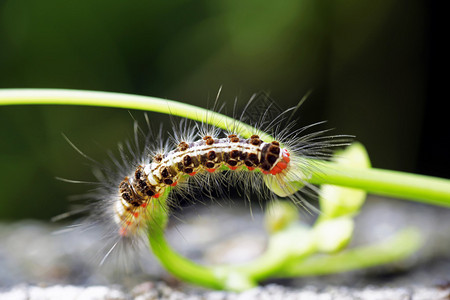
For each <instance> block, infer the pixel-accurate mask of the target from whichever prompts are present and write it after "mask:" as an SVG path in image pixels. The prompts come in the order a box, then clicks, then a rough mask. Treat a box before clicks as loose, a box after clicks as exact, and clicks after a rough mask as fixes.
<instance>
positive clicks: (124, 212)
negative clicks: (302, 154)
mask: <svg viewBox="0 0 450 300" xmlns="http://www.w3.org/2000/svg"><path fill="white" fill-rule="evenodd" d="M290 155H291V154H290V153H289V151H288V150H287V149H286V148H281V147H280V143H279V142H278V141H271V142H270V143H267V142H264V141H262V140H261V139H260V138H259V136H258V135H252V136H251V137H250V138H248V139H243V138H239V137H238V136H237V135H236V134H230V135H228V136H227V137H226V138H213V137H212V136H210V135H206V136H204V137H203V138H202V139H200V140H197V141H194V142H190V143H188V142H186V141H182V142H180V143H179V144H178V145H177V148H176V149H174V150H172V151H170V152H169V153H167V154H163V153H158V154H156V155H155V156H154V157H153V159H152V162H151V163H150V164H147V165H139V166H138V167H137V168H136V170H135V172H134V174H133V175H132V176H126V177H125V178H124V180H123V181H122V182H121V183H120V184H119V194H120V199H118V200H117V201H116V203H115V213H116V215H115V219H116V222H117V223H118V224H120V225H121V227H120V229H119V233H120V235H128V234H130V233H135V232H136V229H137V228H139V227H141V226H140V224H141V222H145V220H143V219H142V218H141V216H142V215H145V214H142V212H141V211H143V210H145V209H146V208H147V206H148V205H149V203H151V201H152V200H153V199H156V198H158V197H159V196H160V195H161V194H163V193H164V190H165V189H166V188H167V187H169V186H171V187H175V186H176V185H177V184H178V182H179V181H181V180H186V177H185V175H188V176H195V175H196V174H197V173H200V172H209V173H214V172H215V171H216V170H218V169H220V168H221V167H226V168H228V169H229V170H231V171H237V170H238V169H239V168H246V169H247V170H248V171H254V170H255V169H259V170H261V172H262V173H263V174H264V175H266V176H278V177H283V176H285V175H286V173H287V172H289V169H290ZM280 181H281V180H280Z"/></svg>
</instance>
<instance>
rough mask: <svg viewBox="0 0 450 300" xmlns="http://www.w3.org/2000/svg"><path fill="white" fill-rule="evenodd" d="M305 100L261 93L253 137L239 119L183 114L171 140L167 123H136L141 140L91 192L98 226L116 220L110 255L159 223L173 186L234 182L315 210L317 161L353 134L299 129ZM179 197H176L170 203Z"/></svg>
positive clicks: (249, 111)
mask: <svg viewBox="0 0 450 300" xmlns="http://www.w3.org/2000/svg"><path fill="white" fill-rule="evenodd" d="M261 99H262V101H263V102H265V103H261ZM302 103H303V99H302V101H301V102H300V103H299V105H298V106H297V107H294V108H291V109H289V110H285V111H281V110H280V109H278V108H277V106H276V104H275V103H274V102H273V101H272V100H271V99H270V98H268V96H267V95H266V94H264V93H261V94H257V95H254V96H253V97H252V99H250V101H249V104H247V106H246V107H245V108H244V111H243V113H241V114H240V117H239V119H240V121H245V122H247V123H249V124H250V125H252V126H253V127H254V128H255V129H254V132H252V134H251V135H248V136H242V135H241V132H242V131H241V130H240V127H239V126H240V125H239V124H241V123H239V122H238V123H236V124H228V125H229V126H228V128H227V129H220V128H218V127H216V126H214V125H211V124H208V122H203V123H195V124H194V125H193V126H192V124H191V123H189V121H187V119H182V120H181V121H180V122H179V123H178V126H175V128H176V129H175V130H174V132H173V133H172V134H171V139H164V137H163V136H164V134H163V130H162V127H160V130H159V132H157V133H156V134H155V132H154V131H153V130H152V125H151V122H150V121H149V119H148V117H147V115H145V117H146V123H147V126H148V129H147V131H148V132H145V130H143V129H141V128H140V126H139V125H138V124H137V123H135V127H134V128H135V130H134V131H135V136H134V144H133V143H131V142H127V143H126V144H125V145H126V146H125V147H124V146H123V145H121V146H119V152H120V159H117V158H114V157H112V162H113V166H112V167H111V166H110V167H104V166H103V167H102V171H101V172H97V177H98V179H99V186H98V188H97V189H96V190H95V191H94V195H92V194H90V195H88V196H89V197H92V198H95V199H96V200H97V201H96V202H95V203H94V204H93V205H94V207H93V208H92V209H90V210H91V211H92V212H94V213H93V214H92V216H91V217H90V219H91V220H94V222H93V223H94V224H95V223H97V222H99V221H100V222H101V221H106V222H107V223H109V224H113V226H111V225H110V226H109V228H112V230H110V231H109V232H108V234H107V235H105V238H106V239H110V238H111V237H113V240H115V241H116V242H114V243H113V245H112V246H109V248H110V250H109V251H108V254H106V256H105V257H104V258H103V260H104V259H105V258H106V257H107V256H108V255H109V254H110V253H111V251H112V250H113V249H114V248H115V247H116V246H117V245H118V244H119V242H118V241H132V243H131V244H135V243H133V241H136V240H139V237H140V236H141V233H143V232H144V231H145V229H147V227H148V225H149V224H150V223H151V221H152V220H151V218H152V213H151V212H152V209H153V208H154V207H155V206H156V205H159V198H160V197H161V195H163V194H166V193H167V192H169V191H170V193H177V192H178V193H179V194H182V195H183V196H184V197H187V198H189V197H191V196H192V195H194V193H193V192H192V191H193V190H196V189H197V190H200V191H201V192H202V193H203V194H209V191H210V190H211V189H214V188H215V187H216V186H218V185H220V184H231V185H238V186H241V190H243V191H244V193H245V195H246V196H247V197H248V198H250V191H251V192H256V194H257V195H259V196H260V197H261V198H275V197H288V198H289V199H290V200H292V201H293V202H294V203H296V204H298V205H301V206H303V207H305V208H307V209H314V208H313V207H312V206H309V204H308V202H306V201H304V195H305V194H317V190H316V188H315V187H314V186H312V185H311V184H309V183H308V182H307V178H308V176H309V174H310V173H311V171H312V170H313V169H316V168H320V166H319V165H317V164H316V163H315V162H314V161H313V160H311V159H327V158H329V157H330V155H331V154H332V153H333V149H334V148H335V147H338V146H344V145H348V143H349V139H350V136H346V135H327V133H328V132H329V130H328V129H325V130H318V131H313V129H314V128H316V126H319V125H321V124H323V123H324V122H317V123H314V124H311V125H308V126H304V127H300V128H296V121H295V119H293V115H294V114H295V112H296V111H297V108H298V107H299V106H300V105H301V104H302ZM257 110H259V111H260V112H261V115H262V116H261V117H259V119H258V120H257V121H252V120H251V118H248V116H249V115H250V116H254V115H255V111H257ZM273 111H275V112H273ZM309 131H311V132H309ZM308 132H309V133H308ZM139 136H141V137H144V143H143V144H144V145H142V143H141V141H140V138H139ZM72 146H73V145H72ZM73 147H75V146H73ZM75 149H76V150H77V151H78V152H80V153H82V152H81V151H80V150H78V149H77V148H76V147H75ZM82 154H83V153H82ZM83 155H84V154H83ZM175 201H176V200H174V198H169V199H168V206H169V208H170V206H176V205H177V204H176V202H175ZM102 216H103V217H102ZM112 220H113V221H112ZM103 260H102V261H103Z"/></svg>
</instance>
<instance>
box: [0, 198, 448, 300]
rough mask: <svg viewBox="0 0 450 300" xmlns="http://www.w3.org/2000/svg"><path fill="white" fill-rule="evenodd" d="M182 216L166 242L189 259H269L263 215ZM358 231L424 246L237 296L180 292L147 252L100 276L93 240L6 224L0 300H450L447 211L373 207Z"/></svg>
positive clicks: (232, 211)
mask: <svg viewBox="0 0 450 300" xmlns="http://www.w3.org/2000/svg"><path fill="white" fill-rule="evenodd" d="M179 216H180V220H177V219H174V222H173V224H172V226H171V227H170V228H169V230H168V232H167V237H168V239H169V240H170V242H171V244H172V245H173V246H174V247H175V248H176V249H177V250H178V251H180V252H181V253H182V254H184V255H186V256H189V257H190V258H192V259H195V260H197V261H200V262H204V263H214V264H216V263H227V262H239V261H245V260H248V259H251V258H252V257H255V256H257V255H258V254H259V253H261V252H262V251H263V250H264V247H265V242H266V235H265V233H264V230H263V228H262V226H261V223H262V213H261V210H260V209H259V208H258V207H255V208H253V210H252V216H250V209H249V208H248V207H245V206H240V205H238V204H235V205H231V204H228V203H227V204H224V205H223V206H214V205H213V206H203V205H196V206H195V207H192V208H189V209H186V210H184V211H183V212H181V213H179ZM305 218H307V216H306V215H305ZM356 221H357V223H356V232H355V237H354V240H353V241H352V244H353V245H359V244H367V243H370V242H374V241H376V240H380V239H383V238H385V237H386V236H388V235H390V234H392V233H394V232H395V231H396V230H399V229H401V228H405V227H410V226H414V227H417V228H419V229H420V230H421V232H422V234H423V235H424V237H426V239H427V240H426V243H425V246H424V247H423V249H421V250H420V251H419V252H418V253H417V254H415V255H414V256H413V257H411V258H409V259H407V260H405V261H403V262H399V263H396V264H393V265H390V266H382V267H376V268H371V269H369V270H364V271H355V272H348V273H344V274H336V275H329V276H320V277H308V278H298V279H286V280H276V281H271V282H266V283H264V284H263V285H262V286H261V287H258V288H255V289H252V290H249V291H246V292H243V293H230V292H222V291H208V290H203V289H198V288H195V287H192V286H190V285H186V284H183V283H180V282H179V281H177V280H176V279H174V278H173V277H171V276H170V275H169V274H167V273H166V272H165V271H164V270H163V269H162V268H161V267H160V266H159V265H158V263H157V261H156V260H155V259H154V258H153V257H152V256H151V255H149V254H148V252H146V250H145V249H142V250H141V251H140V252H137V253H131V254H129V255H126V254H124V255H123V256H122V257H120V259H118V260H119V263H116V262H117V260H116V262H114V263H107V264H105V265H103V266H101V267H99V265H98V262H99V257H101V256H102V255H103V254H104V250H102V243H101V242H99V231H96V230H91V231H86V232H80V231H67V232H66V231H63V232H60V233H55V232H57V231H59V230H61V229H62V225H61V224H48V223H42V222H37V221H22V222H18V223H13V224H4V223H3V224H0V299H2V300H3V299H14V300H15V299H32V300H34V299H394V300H395V299H450V250H449V249H450V210H449V209H443V208H436V207H430V206H426V205H421V204H418V203H410V202H407V201H401V200H393V199H383V198H378V197H370V199H369V201H368V203H367V204H366V205H365V206H364V208H363V211H362V213H361V214H360V215H359V216H358V217H357V220H356ZM102 253H103V254H102ZM130 261H134V262H135V263H129V262H130ZM121 262H125V265H126V266H127V270H124V269H123V265H124V264H122V263H121Z"/></svg>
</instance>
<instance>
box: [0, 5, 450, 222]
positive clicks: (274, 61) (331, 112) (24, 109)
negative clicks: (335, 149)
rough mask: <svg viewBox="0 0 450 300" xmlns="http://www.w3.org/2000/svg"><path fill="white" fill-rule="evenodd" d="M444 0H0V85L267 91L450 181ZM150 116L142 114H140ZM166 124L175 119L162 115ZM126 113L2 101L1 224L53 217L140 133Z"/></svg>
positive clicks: (175, 93)
mask: <svg viewBox="0 0 450 300" xmlns="http://www.w3.org/2000/svg"><path fill="white" fill-rule="evenodd" d="M439 11H440V9H439V8H438V7H435V4H434V2H433V1H430V2H429V1H406V0H399V1H368V0H366V1H361V0H358V1H356V0H350V1H349V0H347V1H303V0H286V1H260V0H258V1H256V0H250V1H236V0H228V1H179V0H173V1H170V2H164V1H134V0H132V1H116V0H108V1H104V0H96V1H91V0H78V1H61V0H39V1H38V0H23V1H16V0H0V88H69V89H83V90H100V91H112V92H123V93H132V94H141V95H149V96H156V97H161V98H166V99H173V100H178V101H183V102H186V103H191V104H195V105H199V106H202V107H205V106H207V103H211V102H212V101H213V100H214V98H215V96H216V94H217V92H218V90H219V88H220V86H223V90H222V95H221V100H222V101H224V102H228V103H232V102H233V101H234V99H235V97H237V98H238V101H239V105H240V106H243V105H244V104H245V103H246V101H248V99H249V97H250V96H251V95H252V93H255V92H258V91H267V92H269V93H270V95H271V96H272V97H273V98H274V99H275V100H276V101H277V103H279V105H280V106H281V107H283V108H287V107H290V106H293V105H295V104H297V102H298V101H299V100H300V99H301V98H302V96H304V95H305V94H306V93H307V92H308V91H309V90H312V94H311V96H310V98H309V100H308V101H307V102H306V103H305V104H304V106H303V107H302V110H301V112H300V119H299V123H300V124H301V125H307V124H309V123H312V122H316V121H321V120H328V126H329V127H333V128H336V130H335V133H338V134H339V133H342V134H352V135H355V136H356V137H357V140H359V141H361V142H362V143H363V144H364V145H365V146H366V147H367V149H368V151H369V154H370V156H371V159H372V163H373V166H374V167H378V168H388V169H395V170H400V171H408V172H415V173H421V174H428V175H434V176H441V177H447V178H448V177H450V172H449V168H450V163H449V158H448V154H449V151H448V149H449V148H448V146H449V145H448V140H449V135H448V125H447V122H446V120H445V117H446V116H445V115H444V108H443V107H442V106H441V105H443V104H441V103H445V102H443V101H441V100H442V94H441V92H442V91H443V86H444V80H445V77H444V76H443V75H442V74H440V73H439V69H440V63H441V62H440V58H439V56H438V55H437V52H438V51H437V50H438V49H439V47H440V46H441V45H440V44H441V38H440V37H439V35H437V34H436V32H437V29H439V27H440V25H439V24H438V23H437V19H438V18H437V14H438V12H439ZM134 114H135V115H136V114H140V113H134ZM151 119H152V122H154V123H155V124H158V123H159V122H161V121H162V120H164V119H167V118H164V116H161V115H158V114H151ZM132 124H133V121H132V118H131V117H130V115H129V113H128V112H127V111H126V110H120V109H108V108H93V107H89V108H84V107H71V106H67V107H63V106H58V107H57V106H16V107H0V126H1V130H0V145H1V146H0V168H1V173H0V220H5V219H7V220H12V219H18V218H41V219H49V218H50V217H52V216H54V215H57V214H59V213H62V212H64V211H66V210H67V209H68V207H69V205H70V204H69V201H68V200H67V197H68V195H73V194H82V193H84V192H86V190H87V189H88V187H86V186H84V185H76V184H68V183H64V182H60V181H57V180H56V179H55V177H56V176H59V177H64V178H70V179H79V180H92V178H93V176H92V174H91V168H90V166H89V163H88V162H87V161H86V159H84V158H83V157H81V156H80V155H79V154H78V153H76V151H74V149H72V148H71V147H70V145H69V144H68V143H67V142H66V141H65V140H64V138H63V137H62V135H61V133H64V134H65V135H67V136H68V137H69V138H70V140H71V141H72V142H73V143H74V144H76V145H77V146H78V147H79V148H80V149H82V150H83V151H84V152H86V153H87V154H88V155H90V156H92V157H93V158H95V159H97V160H100V161H102V160H106V159H107V155H106V151H107V150H108V149H115V148H116V145H117V143H118V142H120V141H124V140H126V139H127V138H129V137H130V136H131V135H132Z"/></svg>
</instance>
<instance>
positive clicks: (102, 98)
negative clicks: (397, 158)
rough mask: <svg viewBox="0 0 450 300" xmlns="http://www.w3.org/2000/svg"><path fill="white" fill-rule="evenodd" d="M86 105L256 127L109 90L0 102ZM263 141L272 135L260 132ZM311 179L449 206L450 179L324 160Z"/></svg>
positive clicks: (4, 96)
mask: <svg viewBox="0 0 450 300" xmlns="http://www.w3.org/2000/svg"><path fill="white" fill-rule="evenodd" d="M42 104H55V105H87V106H103V107H118V108H126V109H138V110H146V111H155V112H160V113H166V114H172V115H177V116H181V117H186V118H190V119H193V120H197V121H201V122H207V123H209V124H212V125H214V126H217V127H220V128H224V129H228V128H237V129H238V130H239V134H241V135H242V136H243V137H249V136H250V135H252V134H253V133H254V132H255V131H254V129H253V127H251V126H249V125H247V124H245V123H242V122H239V121H237V120H234V119H232V118H230V117H227V116H224V115H221V114H219V113H214V112H211V111H208V110H206V109H202V108H199V107H195V106H192V105H188V104H184V103H180V102H176V101H171V100H163V99H159V98H155V97H147V96H137V95H128V94H119V93H109V92H96V91H78V90H59V89H4V90H0V105H42ZM261 138H262V139H263V140H264V139H266V140H270V139H272V138H271V137H270V135H261ZM316 165H318V167H317V168H315V169H314V170H313V172H314V173H313V174H312V176H311V178H310V179H307V180H308V181H310V182H311V183H314V184H334V185H341V186H346V187H353V188H359V189H363V190H366V191H368V192H371V193H374V194H379V195H386V196H394V197H399V198H406V199H410V200H415V201H420V202H424V203H428V204H434V205H441V206H446V207H450V180H447V179H441V178H434V177H428V176H422V175H414V174H408V173H401V172H395V171H388V170H379V169H365V170H363V169H357V168H350V167H341V166H336V165H333V164H332V163H327V162H321V163H320V164H316Z"/></svg>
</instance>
